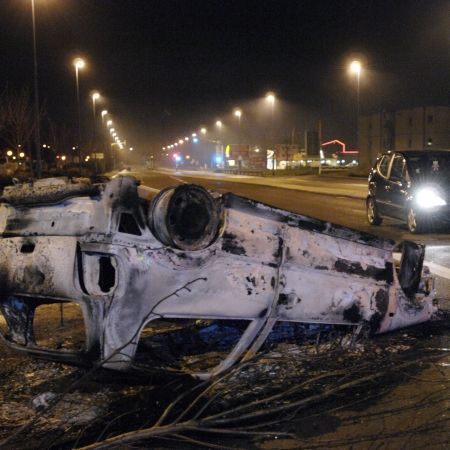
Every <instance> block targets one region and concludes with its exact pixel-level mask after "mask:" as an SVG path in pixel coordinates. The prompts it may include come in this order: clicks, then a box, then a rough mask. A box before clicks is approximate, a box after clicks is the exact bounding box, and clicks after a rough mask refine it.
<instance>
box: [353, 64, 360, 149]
mask: <svg viewBox="0 0 450 450" xmlns="http://www.w3.org/2000/svg"><path fill="white" fill-rule="evenodd" d="M361 69H362V66H361V62H360V61H356V60H355V61H352V62H351V63H350V73H352V74H353V75H356V146H357V147H358V148H359V130H358V119H359V104H360V99H359V97H360V89H359V87H360V79H361Z"/></svg>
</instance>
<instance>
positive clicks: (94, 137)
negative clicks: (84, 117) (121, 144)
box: [92, 92, 100, 174]
mask: <svg viewBox="0 0 450 450" xmlns="http://www.w3.org/2000/svg"><path fill="white" fill-rule="evenodd" d="M99 98H100V94H99V93H98V92H94V93H93V94H92V114H93V127H92V130H93V132H92V149H93V151H94V164H95V174H97V149H96V143H95V141H96V138H97V136H96V134H97V133H96V132H97V127H96V108H95V103H96V101H97V100H98V99H99Z"/></svg>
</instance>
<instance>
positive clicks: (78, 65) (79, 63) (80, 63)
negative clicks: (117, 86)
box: [73, 58, 86, 174]
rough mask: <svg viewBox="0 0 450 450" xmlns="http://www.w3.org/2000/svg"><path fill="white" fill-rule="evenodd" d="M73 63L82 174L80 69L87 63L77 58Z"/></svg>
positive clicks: (79, 158)
mask: <svg viewBox="0 0 450 450" xmlns="http://www.w3.org/2000/svg"><path fill="white" fill-rule="evenodd" d="M73 65H74V66H75V80H76V84H77V109H78V161H79V169H80V174H81V112H80V83H79V77H78V72H79V70H80V69H83V68H84V67H85V65H86V63H85V62H84V60H83V59H81V58H75V59H74V61H73Z"/></svg>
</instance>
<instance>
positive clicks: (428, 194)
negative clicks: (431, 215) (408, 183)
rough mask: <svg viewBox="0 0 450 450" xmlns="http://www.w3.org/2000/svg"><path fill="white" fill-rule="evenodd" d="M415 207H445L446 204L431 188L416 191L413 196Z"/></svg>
mask: <svg viewBox="0 0 450 450" xmlns="http://www.w3.org/2000/svg"><path fill="white" fill-rule="evenodd" d="M415 200H416V204H417V206H419V207H420V208H424V209H427V208H434V207H436V206H445V205H446V204H447V202H446V201H445V200H444V199H443V198H442V197H441V196H440V195H439V193H438V192H437V191H436V190H435V189H433V188H423V189H420V190H419V191H417V194H416V195H415Z"/></svg>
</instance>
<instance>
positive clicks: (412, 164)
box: [407, 152, 450, 178]
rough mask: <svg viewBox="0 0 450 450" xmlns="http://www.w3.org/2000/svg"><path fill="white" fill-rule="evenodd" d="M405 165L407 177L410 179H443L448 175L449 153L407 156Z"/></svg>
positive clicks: (449, 166)
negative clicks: (406, 166)
mask: <svg viewBox="0 0 450 450" xmlns="http://www.w3.org/2000/svg"><path fill="white" fill-rule="evenodd" d="M407 165H408V172H409V175H410V176H411V177H412V178H418V177H427V178H428V177H436V178H443V177H444V178H445V177H448V175H449V173H450V152H449V153H444V152H442V153H430V154H420V155H417V156H408V157H407Z"/></svg>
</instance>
